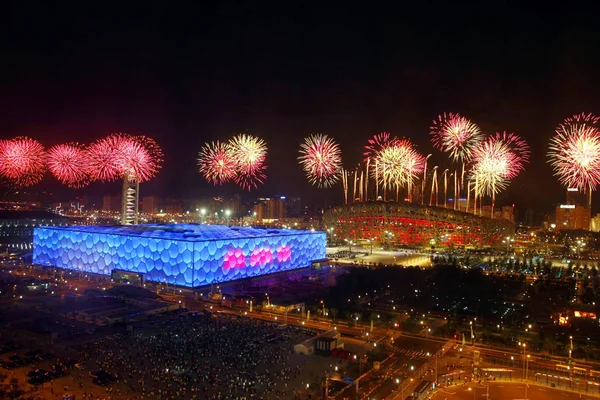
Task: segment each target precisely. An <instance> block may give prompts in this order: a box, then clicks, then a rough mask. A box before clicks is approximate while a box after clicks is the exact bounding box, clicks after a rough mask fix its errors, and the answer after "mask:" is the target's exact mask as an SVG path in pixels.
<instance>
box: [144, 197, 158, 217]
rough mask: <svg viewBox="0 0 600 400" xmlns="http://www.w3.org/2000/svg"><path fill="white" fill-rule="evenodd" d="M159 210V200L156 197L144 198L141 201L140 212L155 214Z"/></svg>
mask: <svg viewBox="0 0 600 400" xmlns="http://www.w3.org/2000/svg"><path fill="white" fill-rule="evenodd" d="M159 210H160V199H159V198H158V197H156V196H146V197H144V198H143V199H142V212H143V213H146V214H156V213H157V212H158V211H159Z"/></svg>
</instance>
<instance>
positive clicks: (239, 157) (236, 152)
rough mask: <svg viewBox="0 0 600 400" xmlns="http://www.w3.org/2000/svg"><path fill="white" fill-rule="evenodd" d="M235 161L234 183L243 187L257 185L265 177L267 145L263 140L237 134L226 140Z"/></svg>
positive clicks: (247, 187)
mask: <svg viewBox="0 0 600 400" xmlns="http://www.w3.org/2000/svg"><path fill="white" fill-rule="evenodd" d="M228 145H229V147H230V149H231V152H232V156H233V158H234V160H235V162H236V167H237V168H236V175H235V178H234V179H235V183H236V184H238V185H239V186H241V187H242V188H243V189H247V190H250V189H251V188H253V187H254V188H256V187H258V185H259V184H261V183H263V181H264V180H265V178H266V175H265V170H266V168H267V167H266V165H265V161H266V158H267V146H266V145H265V142H264V140H262V139H260V138H258V137H256V136H251V135H245V134H239V135H237V136H235V137H234V138H233V139H231V140H230V141H229V142H228Z"/></svg>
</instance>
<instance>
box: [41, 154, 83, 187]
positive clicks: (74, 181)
mask: <svg viewBox="0 0 600 400" xmlns="http://www.w3.org/2000/svg"><path fill="white" fill-rule="evenodd" d="M85 154H86V153H85V150H84V147H83V146H82V145H80V144H79V143H70V144H59V145H56V146H53V147H51V148H50V149H49V150H48V153H47V164H48V170H49V171H50V173H52V175H54V176H55V177H56V179H58V180H59V181H60V182H62V183H64V184H65V185H67V186H69V187H72V188H75V189H78V188H82V187H84V186H86V185H87V184H88V183H89V182H90V175H89V173H88V166H87V162H86V158H85Z"/></svg>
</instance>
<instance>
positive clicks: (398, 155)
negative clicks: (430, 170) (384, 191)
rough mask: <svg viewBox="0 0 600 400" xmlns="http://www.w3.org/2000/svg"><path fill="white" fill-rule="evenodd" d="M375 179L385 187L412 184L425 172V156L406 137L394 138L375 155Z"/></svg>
mask: <svg viewBox="0 0 600 400" xmlns="http://www.w3.org/2000/svg"><path fill="white" fill-rule="evenodd" d="M375 163H376V165H377V168H376V169H372V172H373V173H375V175H376V176H375V179H376V180H377V181H378V182H382V183H383V185H384V187H392V186H396V187H403V186H405V185H409V186H410V185H412V183H413V181H414V179H415V178H416V177H417V176H418V174H421V173H422V172H423V167H424V165H425V158H424V157H423V156H422V155H420V154H419V153H418V152H417V151H416V150H415V149H414V146H413V144H412V143H411V142H410V141H409V140H406V139H403V140H392V141H390V142H389V145H387V146H386V147H384V148H383V149H382V150H381V151H379V152H378V153H377V155H376V157H375Z"/></svg>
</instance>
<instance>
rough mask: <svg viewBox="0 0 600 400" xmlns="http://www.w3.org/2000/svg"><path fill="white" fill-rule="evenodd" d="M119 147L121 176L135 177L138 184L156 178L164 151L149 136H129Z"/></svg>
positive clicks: (118, 157) (118, 159)
mask: <svg viewBox="0 0 600 400" xmlns="http://www.w3.org/2000/svg"><path fill="white" fill-rule="evenodd" d="M121 137H122V138H123V139H122V140H121V141H120V142H119V145H118V147H117V152H116V154H117V164H118V173H119V175H128V176H130V177H134V178H135V179H136V180H137V181H138V182H145V181H148V180H150V179H152V178H153V177H155V176H156V174H157V173H158V170H159V169H160V167H161V162H162V157H163V154H162V150H161V148H160V146H159V145H158V143H156V141H155V140H154V139H151V138H149V137H147V136H142V135H137V136H127V135H122V134H121Z"/></svg>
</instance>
